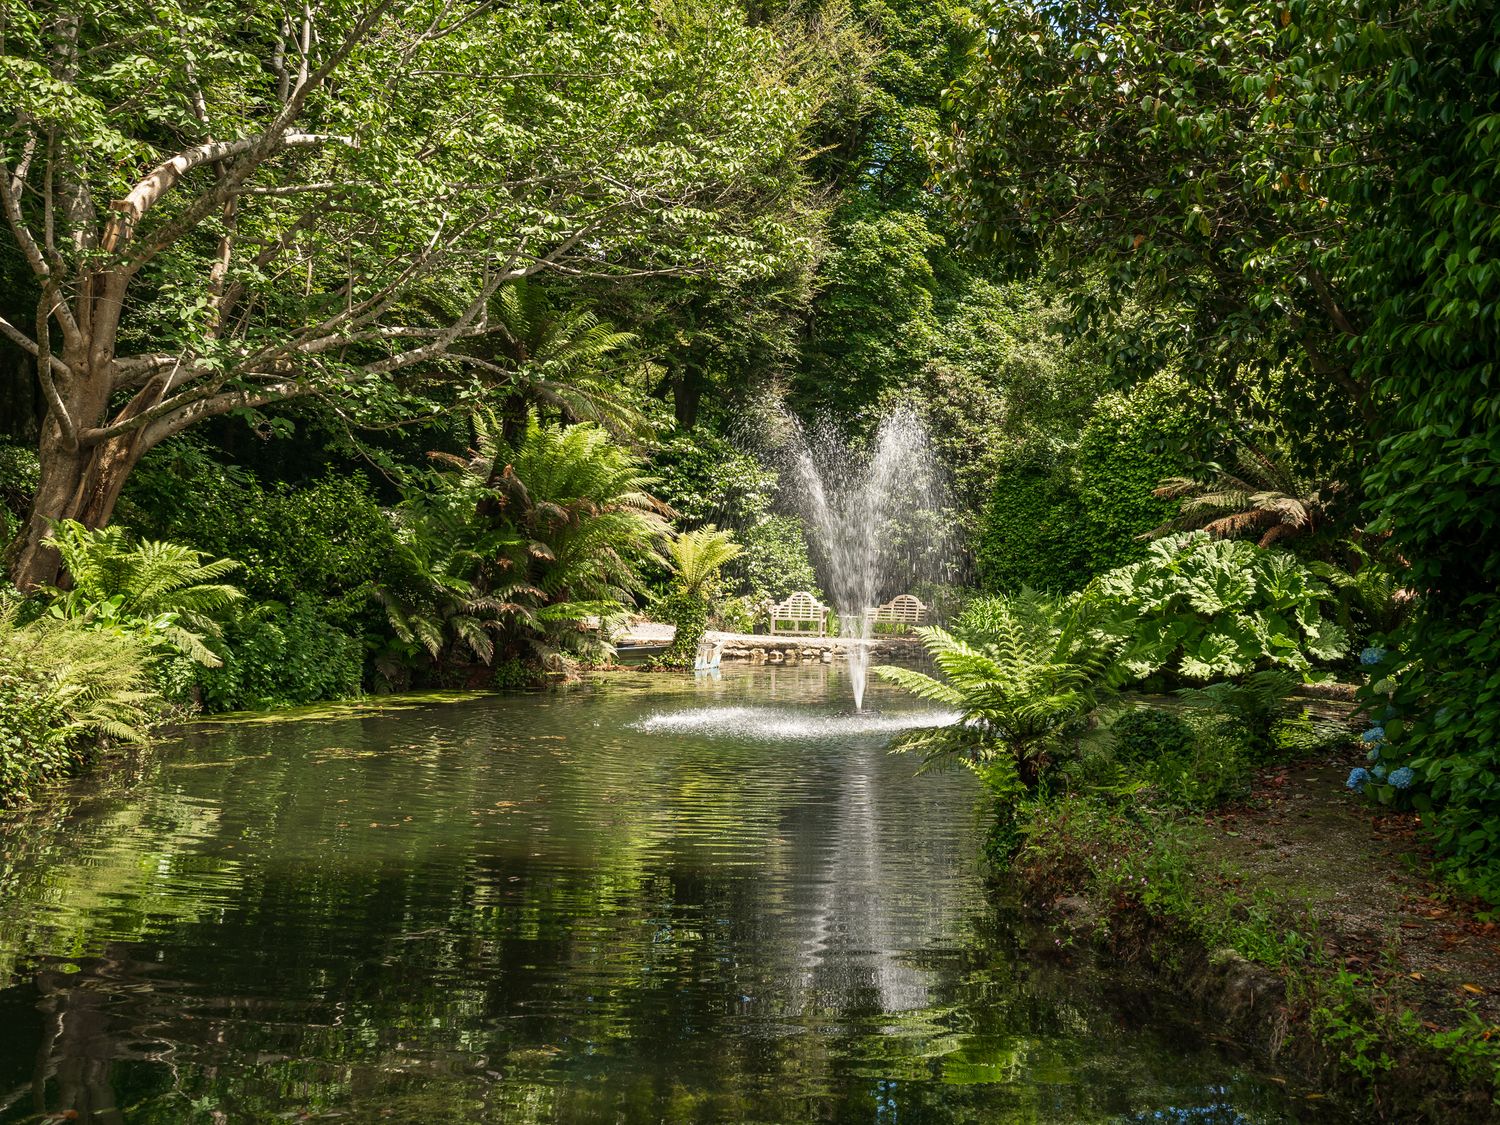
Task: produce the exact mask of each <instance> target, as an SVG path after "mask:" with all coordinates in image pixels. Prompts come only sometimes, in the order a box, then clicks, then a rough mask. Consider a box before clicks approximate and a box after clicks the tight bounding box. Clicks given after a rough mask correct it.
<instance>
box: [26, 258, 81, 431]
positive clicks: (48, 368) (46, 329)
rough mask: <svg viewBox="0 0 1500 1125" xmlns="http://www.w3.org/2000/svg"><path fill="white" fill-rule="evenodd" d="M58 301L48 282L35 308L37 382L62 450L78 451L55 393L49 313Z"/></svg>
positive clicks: (69, 419) (72, 428)
mask: <svg viewBox="0 0 1500 1125" xmlns="http://www.w3.org/2000/svg"><path fill="white" fill-rule="evenodd" d="M56 301H57V289H56V287H55V285H54V283H53V282H51V281H50V280H49V281H48V282H47V284H46V285H44V286H43V287H42V299H41V300H40V301H38V302H37V306H36V379H37V382H38V383H40V384H41V385H42V397H43V398H45V399H46V400H47V409H48V411H49V412H50V413H51V415H52V417H53V418H55V419H56V420H57V428H58V430H59V431H61V433H62V440H63V448H64V449H66V450H70V451H71V450H74V449H77V448H78V427H77V426H76V425H75V424H74V422H73V416H72V415H71V414H69V413H68V407H67V404H66V403H64V402H63V400H62V395H60V394H58V393H57V382H56V381H55V380H54V379H53V377H52V375H53V368H52V313H53V305H54V304H55V303H56Z"/></svg>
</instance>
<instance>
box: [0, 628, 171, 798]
mask: <svg viewBox="0 0 1500 1125" xmlns="http://www.w3.org/2000/svg"><path fill="white" fill-rule="evenodd" d="M153 662H154V659H153V656H152V654H151V653H150V651H149V650H148V649H147V648H146V646H145V645H144V644H143V643H142V642H141V641H140V640H138V639H137V638H135V637H133V636H130V635H128V634H123V633H111V632H100V631H98V630H95V629H91V628H89V627H88V626H87V625H86V624H84V623H83V622H80V621H76V620H67V619H63V618H58V617H52V616H43V617H40V618H37V619H36V620H34V621H31V622H29V623H27V624H25V625H22V624H18V614H17V611H16V607H15V606H14V605H11V606H3V607H0V802H12V801H16V800H24V799H25V798H26V797H27V796H28V795H29V794H30V793H31V791H32V790H33V789H34V787H35V786H36V785H38V784H40V783H42V782H44V781H47V780H49V779H51V778H54V777H58V776H61V775H63V774H65V773H67V772H69V771H70V770H71V769H73V767H74V766H76V765H77V764H78V763H79V762H80V761H82V760H83V759H84V758H85V757H86V756H87V754H88V753H89V752H90V751H91V750H93V749H96V748H97V747H98V746H99V745H100V744H101V743H103V742H105V741H109V740H113V741H117V742H143V741H145V739H146V732H147V729H148V728H149V727H150V725H151V723H152V721H153V720H154V719H155V718H156V716H157V715H158V714H159V713H160V711H161V707H162V701H161V699H160V697H159V695H158V694H157V693H156V691H155V690H154V688H153V686H152V683H151V678H150V672H151V667H152V664H153Z"/></svg>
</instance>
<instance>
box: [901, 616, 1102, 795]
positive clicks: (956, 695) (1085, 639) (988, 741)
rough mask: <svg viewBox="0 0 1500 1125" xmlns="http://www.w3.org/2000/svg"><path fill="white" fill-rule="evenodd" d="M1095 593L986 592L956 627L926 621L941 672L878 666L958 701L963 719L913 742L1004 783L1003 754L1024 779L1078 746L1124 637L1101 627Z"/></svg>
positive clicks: (942, 700)
mask: <svg viewBox="0 0 1500 1125" xmlns="http://www.w3.org/2000/svg"><path fill="white" fill-rule="evenodd" d="M1096 617H1097V607H1096V606H1095V605H1094V604H1093V603H1092V602H1090V601H1089V600H1087V599H1080V598H1073V599H1066V600H1061V601H1059V600H1054V599H1049V598H1045V597H1042V596H1040V595H1037V594H1035V593H1033V592H1031V591H1023V592H1022V593H1021V594H1019V595H1016V596H1014V597H993V598H984V599H981V600H980V601H979V602H977V603H975V604H973V605H971V606H970V608H969V609H968V610H967V611H966V612H965V614H964V615H963V617H961V618H960V619H959V621H958V623H957V625H956V626H955V632H954V633H950V632H948V631H946V630H944V629H941V628H937V627H929V628H924V629H919V630H918V634H919V635H920V636H921V637H922V641H923V644H924V645H925V646H926V649H927V652H928V655H929V656H930V657H931V658H932V661H933V663H934V664H935V665H936V666H937V670H938V671H939V672H940V673H941V678H938V677H934V676H929V675H927V674H925V673H923V672H919V671H916V670H915V669H911V668H901V667H893V666H889V665H882V666H880V667H879V668H877V669H876V672H877V673H878V674H879V675H880V676H881V677H883V678H884V679H886V680H889V681H890V682H892V683H894V684H897V685H899V686H900V687H903V688H906V689H907V690H908V691H910V692H912V693H914V694H915V695H918V696H920V697H921V698H923V699H928V700H931V701H933V702H935V703H939V704H942V705H943V706H945V707H949V708H952V709H953V711H955V712H956V718H955V721H954V722H952V723H950V724H948V725H946V726H942V727H935V728H930V729H927V730H921V731H917V732H915V733H913V734H911V735H909V736H906V737H905V738H904V740H903V741H902V743H901V747H902V748H903V749H908V750H917V751H920V752H921V753H923V754H924V755H925V756H926V757H927V758H928V759H929V760H958V761H960V762H962V763H963V764H965V765H968V766H970V767H971V768H974V769H975V770H976V771H977V772H980V773H981V774H982V775H985V776H986V780H987V781H989V782H990V783H991V784H992V785H993V784H995V778H994V776H993V772H992V769H993V765H994V763H995V762H996V761H997V760H998V761H999V762H1001V763H1002V764H1003V765H1004V766H1005V768H1006V770H1007V771H1009V770H1011V769H1013V770H1014V774H1015V777H1016V779H1017V780H1018V781H1019V783H1020V784H1021V785H1022V786H1025V787H1028V788H1030V787H1035V786H1036V784H1037V783H1038V782H1039V781H1040V780H1041V778H1042V776H1043V774H1044V773H1045V771H1046V769H1047V768H1048V767H1049V766H1050V765H1052V764H1054V763H1055V762H1056V761H1057V760H1058V759H1059V758H1061V757H1066V756H1068V755H1071V754H1072V753H1074V752H1076V751H1077V749H1078V747H1079V746H1080V744H1081V743H1082V740H1083V739H1084V738H1085V737H1087V736H1088V734H1089V733H1090V732H1091V731H1092V729H1093V728H1094V727H1095V725H1096V722H1097V716H1098V714H1099V712H1100V711H1101V710H1102V709H1103V708H1104V707H1106V706H1107V705H1108V704H1109V703H1110V702H1111V700H1112V698H1113V694H1114V687H1115V677H1114V674H1113V671H1112V669H1113V656H1114V649H1115V647H1116V643H1115V642H1114V641H1113V640H1112V639H1111V638H1110V637H1109V636H1108V635H1107V634H1106V633H1104V632H1101V631H1100V630H1099V629H1098V628H1097V621H1096Z"/></svg>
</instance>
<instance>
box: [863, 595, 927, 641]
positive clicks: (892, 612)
mask: <svg viewBox="0 0 1500 1125" xmlns="http://www.w3.org/2000/svg"><path fill="white" fill-rule="evenodd" d="M865 621H867V622H868V623H869V624H870V626H871V632H874V631H875V630H874V627H875V626H877V625H899V626H901V628H900V629H897V630H892V631H893V632H901V633H909V632H911V630H912V629H914V628H915V627H916V626H918V625H924V624H926V622H927V607H926V606H925V605H923V604H922V602H921V601H920V599H918V598H916V597H914V596H913V595H911V594H897V595H896V596H895V597H894V598H892V599H891V600H890V601H888V602H886V603H885V604H884V605H878V606H876V607H875V608H874V609H867V610H865Z"/></svg>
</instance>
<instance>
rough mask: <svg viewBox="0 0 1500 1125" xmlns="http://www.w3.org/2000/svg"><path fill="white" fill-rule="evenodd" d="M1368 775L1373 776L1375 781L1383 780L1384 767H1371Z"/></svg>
mask: <svg viewBox="0 0 1500 1125" xmlns="http://www.w3.org/2000/svg"><path fill="white" fill-rule="evenodd" d="M1370 776H1371V777H1373V778H1374V779H1375V780H1376V781H1384V780H1385V767H1384V766H1376V767H1375V768H1374V769H1372V770H1371V771H1370Z"/></svg>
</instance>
